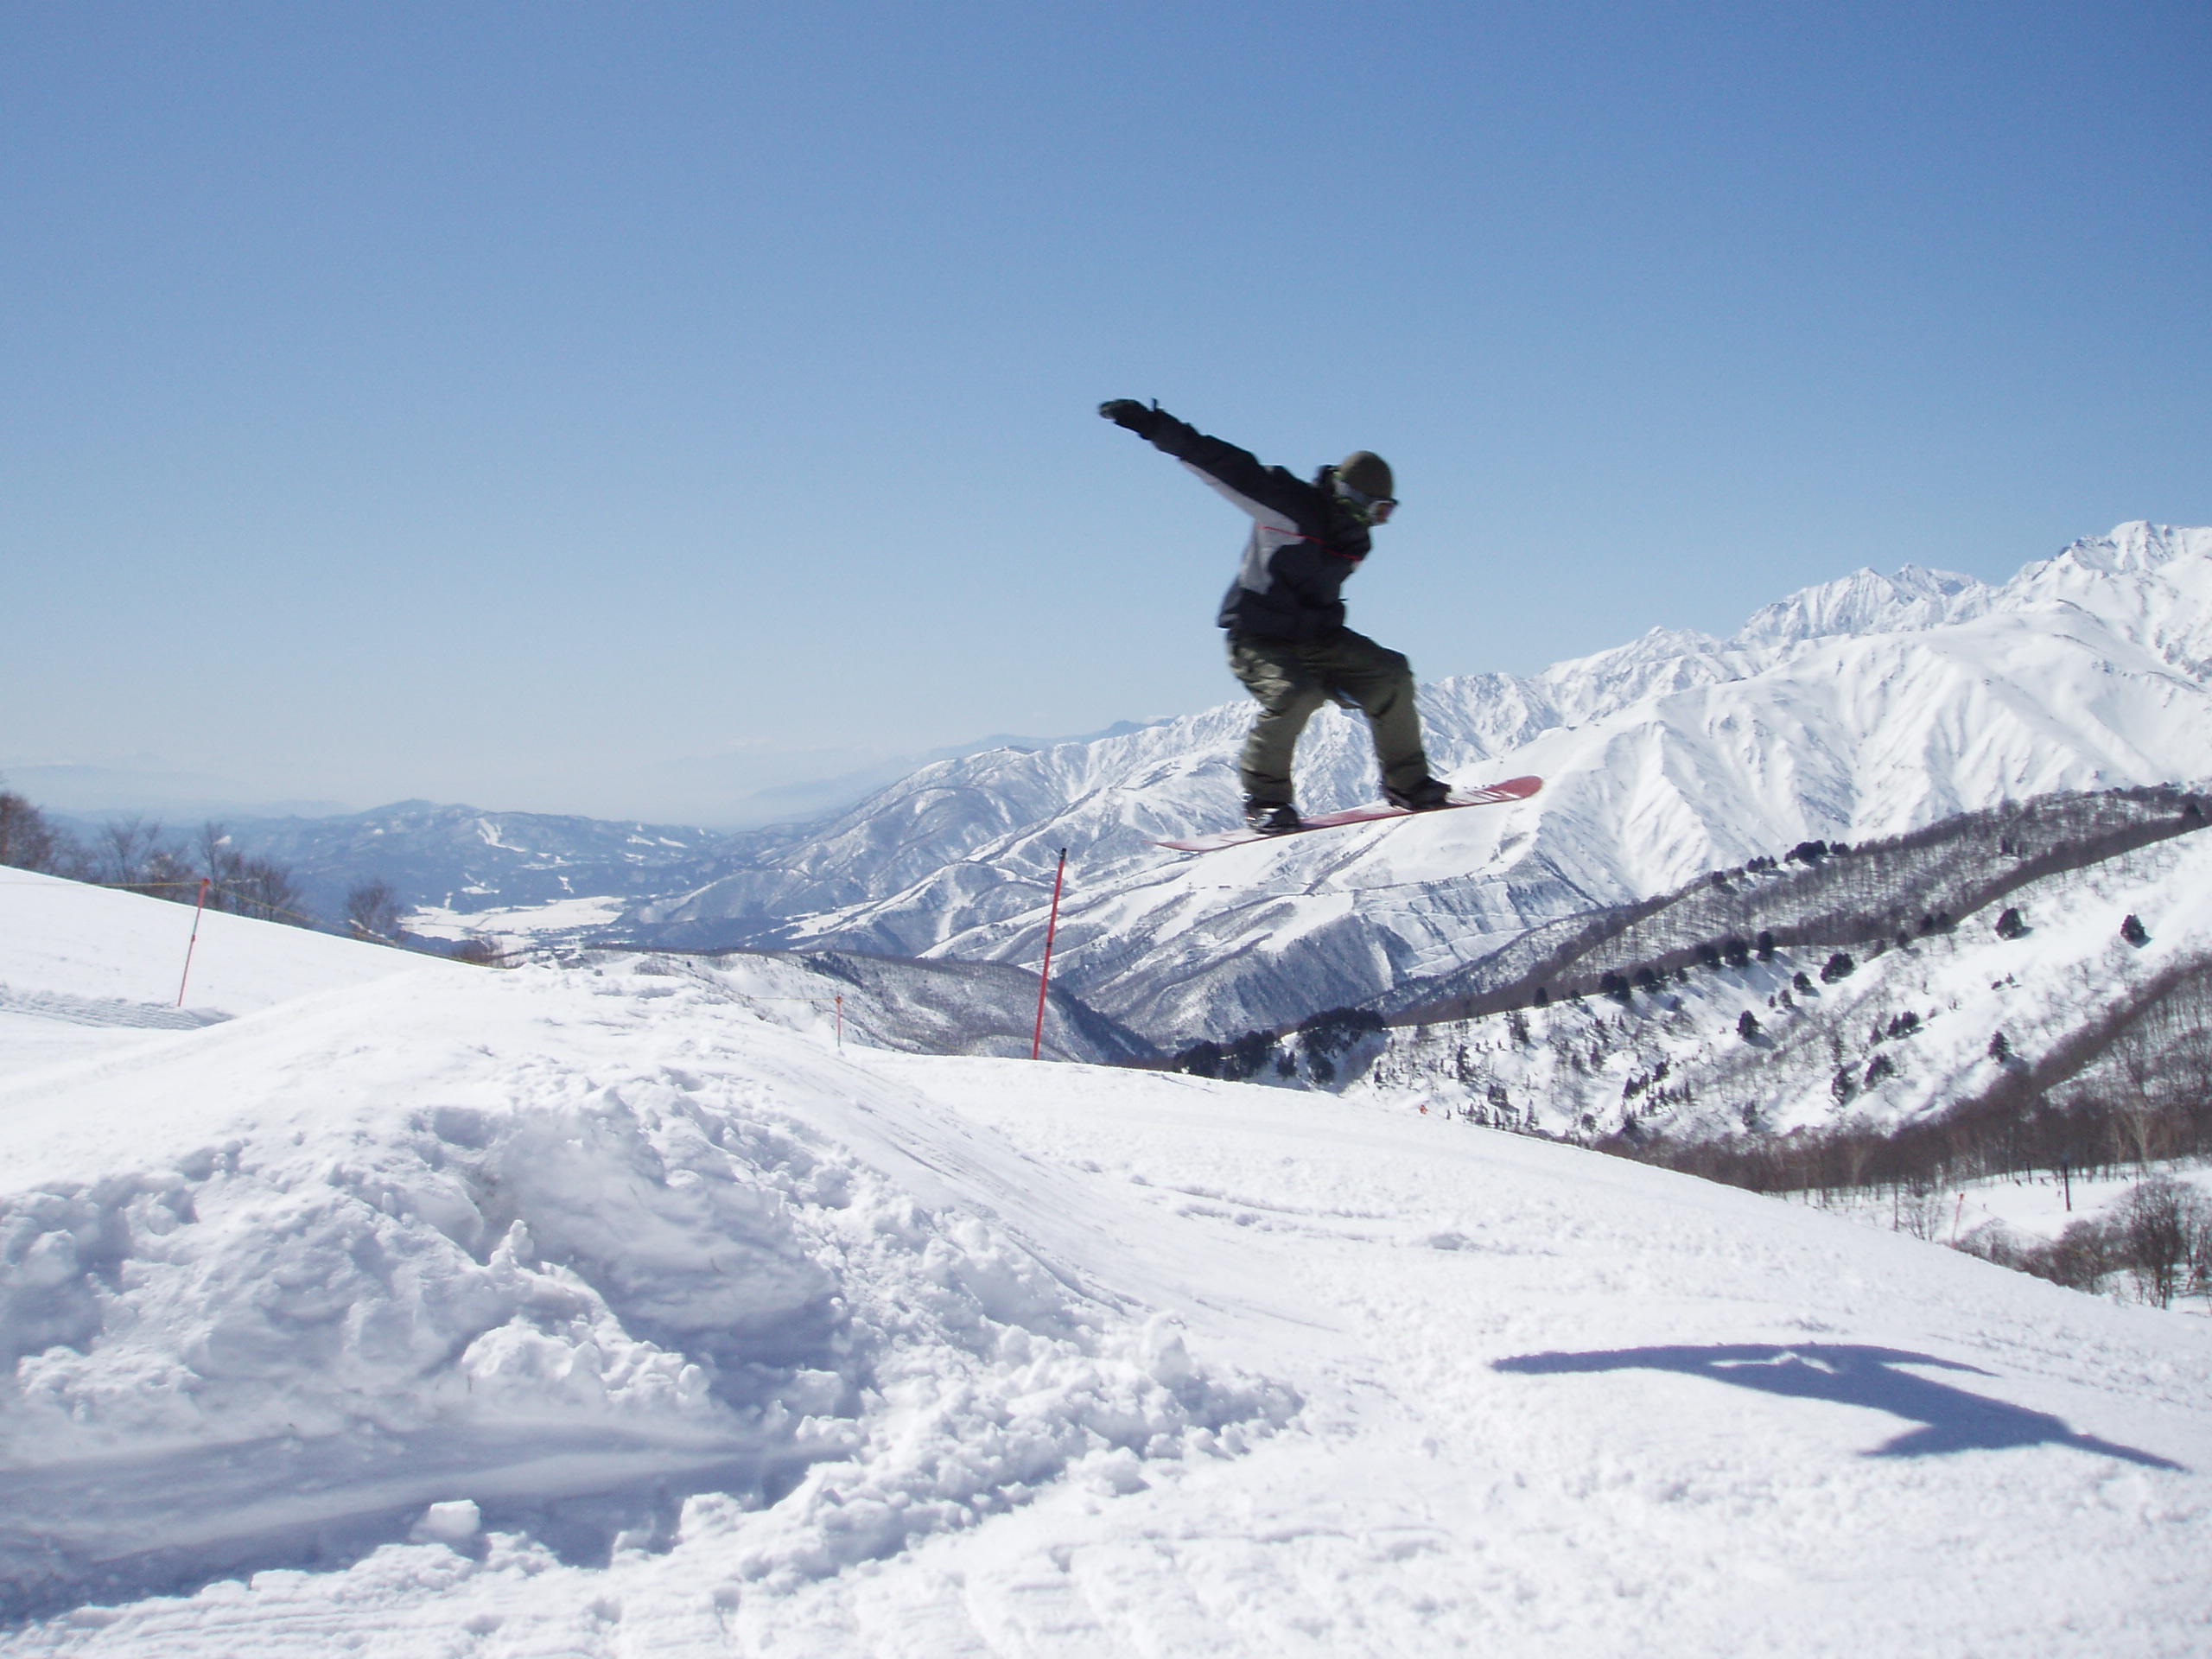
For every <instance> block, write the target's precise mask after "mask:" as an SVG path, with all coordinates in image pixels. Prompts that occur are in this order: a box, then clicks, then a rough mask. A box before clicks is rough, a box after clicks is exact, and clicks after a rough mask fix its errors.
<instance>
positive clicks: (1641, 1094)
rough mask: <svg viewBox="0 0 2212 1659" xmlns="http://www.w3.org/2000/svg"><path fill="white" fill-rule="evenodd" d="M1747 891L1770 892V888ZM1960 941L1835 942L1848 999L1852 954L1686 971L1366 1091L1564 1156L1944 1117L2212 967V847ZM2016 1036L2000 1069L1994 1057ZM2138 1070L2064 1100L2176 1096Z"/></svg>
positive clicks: (1406, 1058) (2059, 884)
mask: <svg viewBox="0 0 2212 1659" xmlns="http://www.w3.org/2000/svg"><path fill="white" fill-rule="evenodd" d="M1737 880H1738V886H1739V888H1743V887H1750V888H1752V889H1755V888H1756V886H1757V880H1758V878H1757V877H1756V876H1752V877H1743V876H1738V878H1737ZM2007 910H2014V911H2017V912H2019V914H2020V915H2021V916H2022V918H2024V921H2025V923H2026V931H2024V933H2022V934H2020V935H2019V936H2018V937H2016V938H2006V937H2005V936H2004V935H2003V934H2001V933H2000V932H1999V930H1998V927H1997V923H1998V922H1999V919H2000V918H2001V917H2002V915H2003V914H2004V912H2005V911H2007ZM2130 916H2133V917H2136V918H2138V919H2139V922H2140V923H2141V924H2142V925H2144V927H2145V930H2146V938H2145V942H2144V943H2143V944H2140V945H2136V944H2130V943H2129V942H2127V941H2126V939H2124V938H2122V937H2121V935H2120V928H2121V925H2122V923H2123V922H2124V921H2125V920H2126V918H2128V917H2130ZM1954 920H1955V926H1954V927H1952V928H1949V929H1947V930H1946V931H1940V932H1936V933H1930V934H1922V933H1915V934H1913V935H1912V936H1910V938H1908V939H1906V940H1904V942H1901V943H1897V944H1894V945H1891V944H1888V943H1887V942H1881V941H1878V942H1876V943H1875V944H1874V945H1873V946H1872V950H1869V949H1868V947H1867V945H1866V944H1865V943H1864V942H1863V941H1862V940H1859V939H1847V940H1838V941H1836V942H1835V945H1843V944H1848V945H1850V946H1852V947H1853V948H1852V950H1849V951H1847V955H1849V956H1851V957H1852V960H1853V969H1852V971H1851V972H1850V973H1849V975H1848V976H1843V977H1838V978H1829V977H1827V976H1824V973H1823V970H1824V969H1825V968H1826V965H1827V963H1828V962H1829V960H1830V959H1831V958H1832V957H1833V956H1834V954H1835V949H1834V945H1831V944H1820V945H1815V946H1807V947H1801V948H1794V949H1793V948H1788V947H1785V948H1783V949H1780V950H1777V951H1775V952H1774V953H1773V955H1772V957H1770V959H1752V960H1750V961H1747V962H1745V963H1742V964H1741V965H1740V966H1733V967H1732V966H1728V965H1726V964H1719V965H1714V966H1712V967H1709V968H1707V967H1698V966H1685V967H1683V968H1682V969H1679V970H1678V971H1677V972H1676V973H1675V974H1674V975H1671V976H1668V977H1666V978H1665V979H1664V980H1663V981H1662V982H1661V983H1660V984H1659V985H1658V987H1657V988H1655V989H1652V990H1643V989H1635V990H1630V991H1628V992H1627V993H1626V994H1625V995H1624V997H1622V998H1620V999H1615V998H1611V997H1603V996H1586V997H1583V998H1580V999H1579V1000H1576V1001H1554V1002H1553V1003H1551V1004H1550V1005H1549V1006H1548V1007H1530V1008H1525V1009H1522V1010H1521V1011H1519V1012H1517V1013H1510V1014H1509V1013H1503V1012H1501V1013H1499V1014H1493V1015H1490V1016H1487V1017H1484V1018H1480V1019H1473V1020H1444V1021H1438V1022H1436V1023H1433V1024H1427V1025H1422V1026H1417V1027H1405V1028H1400V1029H1396V1030H1394V1031H1392V1032H1390V1033H1389V1034H1388V1039H1387V1041H1386V1042H1385V1043H1384V1044H1383V1046H1382V1047H1381V1048H1380V1051H1379V1052H1374V1051H1372V1050H1370V1052H1367V1053H1365V1054H1363V1056H1362V1059H1363V1062H1364V1069H1363V1073H1362V1080H1361V1082H1360V1083H1359V1084H1358V1089H1359V1090H1360V1091H1362V1092H1364V1093H1380V1094H1382V1095H1384V1096H1390V1097H1394V1098H1417V1099H1421V1100H1426V1101H1428V1102H1430V1103H1435V1104H1438V1105H1442V1106H1448V1107H1453V1108H1457V1107H1460V1106H1463V1105H1465V1106H1467V1107H1470V1108H1471V1109H1473V1110H1474V1111H1475V1112H1476V1114H1477V1115H1478V1116H1481V1117H1483V1118H1484V1119H1485V1120H1490V1121H1497V1122H1509V1123H1512V1124H1516V1125H1520V1126H1523V1127H1532V1128H1541V1129H1543V1130H1546V1131H1548V1132H1550V1133H1555V1134H1557V1133H1567V1134H1573V1133H1597V1134H1608V1133H1611V1132H1612V1131H1614V1130H1616V1129H1618V1128H1620V1127H1621V1126H1622V1124H1623V1122H1624V1120H1625V1119H1626V1118H1628V1117H1630V1116H1634V1117H1636V1118H1637V1120H1638V1121H1639V1122H1642V1123H1643V1125H1645V1126H1646V1127H1648V1128H1653V1129H1657V1130H1662V1131H1664V1132H1666V1133H1668V1134H1669V1135H1676V1136H1681V1137H1686V1138H1691V1139H1702V1138H1707V1137H1710V1136H1714V1135H1726V1134H1730V1133H1732V1132H1734V1131H1736V1130H1738V1129H1740V1128H1760V1129H1765V1130H1774V1131H1786V1130H1789V1129H1794V1128H1821V1127H1826V1126H1828V1125H1832V1124H1835V1123H1839V1122H1844V1121H1846V1120H1851V1119H1856V1120H1859V1121H1863V1122H1867V1123H1870V1124H1873V1125H1877V1126H1881V1125H1889V1124H1894V1123H1897V1122H1901V1121H1904V1120H1907V1119H1912V1118H1917V1117H1924V1116H1930V1115H1933V1114H1936V1113H1940V1112H1941V1111H1942V1110H1943V1109H1946V1108H1948V1107H1950V1106H1952V1105H1954V1104H1955V1103H1959V1102H1961V1101H1965V1100H1969V1099H1972V1098H1973V1097H1974V1096H1977V1095H1980V1094H1981V1093H1983V1092H1984V1091H1986V1090H1990V1089H1992V1088H1993V1087H1994V1086H1995V1085H1996V1084H1998V1082H1999V1080H2000V1079H2001V1078H2003V1077H2005V1076H2006V1075H2007V1073H2008V1072H2009V1073H2012V1074H2017V1075H2020V1076H2026V1075H2028V1074H2029V1073H2030V1071H2031V1068H2033V1067H2034V1065H2036V1063H2037V1061H2038V1060H2039V1059H2040V1058H2043V1057H2044V1056H2046V1055H2050V1054H2051V1053H2053V1052H2056V1051H2057V1050H2059V1049H2060V1048H2061V1047H2062V1046H2063V1045H2065V1044H2066V1043H2067V1041H2068V1040H2069V1039H2071V1038H2073V1037H2074V1036H2075V1034H2076V1033H2080V1032H2082V1030H2083V1029H2084V1028H2085V1027H2088V1026H2091V1025H2093V1024H2095V1023H2097V1022H2099V1021H2101V1020H2106V1019H2107V1018H2108V1017H2109V1016H2111V1015H2113V1014H2114V1013H2116V1012H2117V1011H2119V1010H2121V1009H2124V1008H2126V1007H2129V1006H2131V1004H2133V1002H2134V1001H2136V1000H2137V999H2139V998H2141V997H2142V996H2143V995H2145V992H2146V991H2147V990H2149V989H2150V988H2152V987H2154V986H2156V985H2158V984H2160V983H2162V982H2167V981H2170V980H2171V979H2172V978H2173V977H2174V976H2177V975H2180V974H2189V973H2196V974H2202V972H2203V971H2204V970H2205V969H2206V968H2207V967H2208V965H2212V835H2207V834H2205V833H2203V832H2202V830H2201V829H2200V830H2198V831H2196V833H2192V834H2188V835H2183V836H2176V837H2174V838H2172V839H2170V840H2165V841H2161V842H2157V843H2156V844H2154V845H2152V846H2148V847H2143V848H2139V849H2136V850H2134V851H2132V852H2128V853H2126V854H2123V855H2119V856H2116V857H2113V858H2110V859H2107V860H2103V861H2099V862H2097V863H2095V864H2094V865H2092V866H2091V867H2089V868H2084V869H2078V870H2066V871H2063V872H2061V873H2057V874H2051V875H2049V876H2046V877H2044V878H2043V879H2040V880H2033V881H2031V882H2028V883H2027V884H2025V885H2024V886H2023V887H2018V888H2017V889H2014V890H2012V891H2011V892H2008V893H2006V894H2005V897H2004V898H2003V899H2000V900H1998V901H1995V902H1993V903H1990V904H1988V905H1986V906H1982V907H1980V908H1979V909H1976V910H1974V911H1970V912H1967V913H1965V914H1963V915H1961V916H1958V917H1956V918H1954ZM1659 942H1660V943H1662V944H1664V943H1666V942H1667V941H1665V940H1664V939H1662V940H1660V941H1659ZM1609 959H1610V958H1609ZM1620 960H1621V961H1622V963H1623V965H1626V963H1628V962H1630V961H1632V960H1633V957H1632V955H1631V956H1630V957H1621V958H1620ZM1799 976H1803V982H1799ZM1745 1014H1750V1015H1751V1018H1752V1020H1754V1021H1755V1022H1756V1030H1755V1033H1753V1034H1752V1035H1751V1036H1749V1037H1746V1036H1745V1034H1743V1033H1742V1031H1741V1021H1742V1020H1743V1018H1744V1016H1745ZM1999 1034H2002V1036H2003V1037H2004V1039H2005V1049H2006V1050H2007V1051H2009V1052H2008V1055H2007V1057H2006V1058H2001V1059H2000V1058H1997V1057H1995V1056H1993V1054H1992V1052H1991V1045H1992V1039H1994V1038H1996V1037H1998V1036H1999ZM2153 1046H2157V1047H2163V1048H2166V1049H2167V1050H2168V1055H2169V1058H2171V1059H2172V1060H2173V1061H2174V1062H2175V1063H2177V1064H2184V1063H2187V1061H2186V1057H2184V1056H2183V1055H2181V1054H2179V1053H2178V1052H2171V1045H2168V1044H2164V1043H2159V1042H2157V1041H2155V1040H2154V1044H2153ZM2133 1063H2134V1064H2135V1065H2137V1066H2138V1067H2139V1074H2138V1075H2136V1076H2135V1077H2133V1078H2132V1079H2130V1078H2123V1077H2112V1076H2107V1075H2104V1074H2103V1072H2101V1071H2099V1070H2098V1069H2097V1068H2095V1067H2092V1068H2091V1069H2090V1070H2089V1071H2086V1072H2084V1073H2083V1074H2082V1075H2081V1076H2079V1077H2066V1078H2063V1079H2061V1080H2060V1081H2062V1082H2063V1083H2064V1084H2067V1085H2068V1086H2069V1089H2087V1090H2090V1091H2092V1092H2094V1091H2096V1090H2098V1089H2099V1088H2100V1087H2103V1088H2104V1089H2105V1090H2106V1092H2107V1093H2111V1092H2113V1091H2115V1090H2117V1091H2119V1092H2121V1093H2140V1092H2141V1090H2143V1089H2144V1088H2145V1086H2149V1085H2152V1084H2158V1083H2162V1082H2165V1081H2168V1080H2167V1079H2165V1078H2164V1077H2162V1076H2160V1075H2159V1071H2160V1067H2159V1058H2158V1056H2155V1055H2154V1056H2140V1057H2137V1058H2135V1060H2134V1062H2133Z"/></svg>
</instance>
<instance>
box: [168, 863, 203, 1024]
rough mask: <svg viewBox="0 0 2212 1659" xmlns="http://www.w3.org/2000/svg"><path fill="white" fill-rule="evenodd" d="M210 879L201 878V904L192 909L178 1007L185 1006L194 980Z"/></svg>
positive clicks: (178, 987)
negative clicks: (194, 959) (186, 991)
mask: <svg viewBox="0 0 2212 1659" xmlns="http://www.w3.org/2000/svg"><path fill="white" fill-rule="evenodd" d="M207 882H208V878H207V877H206V876H204V875H203V876H201V877H200V902H199V903H198V904H197V905H195V906H193V909H192V937H191V938H188V939H187V940H186V941H185V942H184V975H183V977H182V978H181V979H179V980H178V981H177V982H176V1005H177V1007H180V1008H181V1007H183V1006H184V988H185V986H186V985H188V984H189V983H190V982H191V980H192V952H193V950H194V947H196V946H197V945H198V944H199V943H200V917H201V916H202V915H204V914H205V913H206V912H207Z"/></svg>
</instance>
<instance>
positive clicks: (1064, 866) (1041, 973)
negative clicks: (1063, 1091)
mask: <svg viewBox="0 0 2212 1659" xmlns="http://www.w3.org/2000/svg"><path fill="white" fill-rule="evenodd" d="M1067 874H1068V849H1066V848H1065V847H1063V848H1061V849H1060V863H1059V868H1058V869H1056V870H1054V871H1053V872H1052V914H1051V915H1050V917H1048V918H1046V923H1045V965H1044V966H1043V967H1042V968H1040V969H1038V970H1037V1029H1036V1031H1035V1032H1034V1033H1032V1035H1031V1036H1030V1039H1029V1058H1031V1059H1033V1060H1035V1059H1041V1058H1044V1053H1045V991H1046V988H1047V987H1048V986H1050V985H1051V984H1052V936H1053V935H1054V934H1055V933H1057V932H1058V931H1060V886H1061V884H1062V883H1063V882H1065V880H1067Z"/></svg>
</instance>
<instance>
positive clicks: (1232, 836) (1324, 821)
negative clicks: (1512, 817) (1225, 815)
mask: <svg viewBox="0 0 2212 1659" xmlns="http://www.w3.org/2000/svg"><path fill="white" fill-rule="evenodd" d="M1543 786H1544V780H1543V779H1541V778H1509V779H1506V780H1505V781H1504V782H1503V783H1502V784H1488V785H1484V787H1482V788H1480V789H1468V790H1456V789H1455V790H1453V791H1452V798H1451V799H1450V800H1449V801H1447V802H1446V803H1445V804H1443V805H1442V806H1434V807H1431V808H1430V809H1429V810H1428V812H1409V811H1408V810H1406V809H1405V808H1404V807H1402V806H1355V807H1353V808H1352V809H1351V810H1350V811H1347V812H1323V813H1319V814H1318V815H1316V816H1315V817H1310V818H1308V819H1306V822H1305V823H1303V824H1301V825H1300V826H1299V827H1298V828H1297V829H1286V830H1283V831H1281V833H1279V834H1276V835H1272V836H1263V835H1262V834H1261V833H1260V832H1259V831H1258V830H1257V829H1223V830H1220V831H1218V832H1217V833H1216V834H1214V835H1211V836H1192V837H1191V838H1190V839H1189V840H1187V841H1158V842H1154V843H1153V845H1154V846H1155V847H1166V848H1169V849H1173V851H1175V852H1179V853H1217V852H1219V851H1220V850H1221V849H1223V848H1224V847H1243V846H1246V845H1249V843H1250V842H1255V841H1287V840H1288V839H1289V838H1290V837H1291V836H1305V835H1311V834H1312V833H1313V831H1314V830H1316V829H1342V828H1343V827H1344V825H1345V824H1348V823H1380V822H1383V821H1385V820H1388V819H1391V818H1421V817H1428V816H1429V814H1430V813H1434V812H1449V811H1450V810H1452V808H1453V807H1459V806H1495V805H1497V804H1498V803H1499V802H1501V801H1525V800H1527V799H1528V798H1529V797H1530V796H1531V795H1533V794H1535V792H1536V791H1538V790H1540V789H1541V788H1542V787H1543Z"/></svg>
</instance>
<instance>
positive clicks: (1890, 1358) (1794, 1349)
mask: <svg viewBox="0 0 2212 1659" xmlns="http://www.w3.org/2000/svg"><path fill="white" fill-rule="evenodd" d="M1907 1365H1915V1366H1920V1365H1926V1366H1934V1367H1936V1368H1937V1369H1938V1370H1946V1371H1965V1372H1967V1373H1970V1374H1971V1375H1973V1376H1990V1375H1991V1373H1990V1372H1987V1371H1985V1370H1981V1369H1980V1367H1978V1366H1974V1365H1965V1364H1961V1363H1959V1362H1958V1361H1956V1360H1951V1359H1937V1358H1936V1357H1935V1356H1934V1355H1932V1354H1911V1353H1906V1352H1904V1351H1902V1350H1900V1349H1896V1348H1867V1347H1862V1346H1860V1345H1859V1344H1855V1343H1826V1342H1816V1343H1802V1344H1792V1345H1790V1346H1789V1347H1777V1346H1774V1345H1772V1344H1765V1343H1738V1344H1713V1345H1710V1346H1706V1347H1696V1348H1693V1347H1687V1346H1685V1347H1679V1348H1621V1349H1615V1350H1612V1351H1599V1352H1595V1353H1584V1354H1522V1355H1518V1356H1516V1357H1514V1358H1511V1359H1501V1360H1498V1361H1497V1362H1495V1363H1493V1365H1492V1367H1491V1369H1492V1370H1499V1371H1510V1372H1515V1373H1517V1374H1519V1375H1522V1376H1563V1375H1566V1374H1568V1373H1571V1372H1578V1371H1625V1370H1652V1371H1679V1372H1681V1373H1682V1374H1683V1375H1684V1376H1704V1377H1710V1378H1712V1379H1713V1381H1714V1382H1716V1383H1732V1384H1734V1385H1735V1386H1736V1387H1738V1388H1739V1389H1758V1390H1759V1391H1760V1392H1761V1393H1763V1394H1779V1395H1790V1396H1793V1397H1795V1398H1797V1399H1801V1400H1831V1401H1834V1402H1836V1403H1838V1404H1840V1405H1847V1406H1866V1407H1871V1408H1872V1409H1874V1410H1876V1411H1886V1412H1888V1413H1889V1414H1891V1416H1893V1417H1902V1418H1904V1420H1905V1421H1908V1422H1916V1423H1919V1424H1921V1425H1923V1427H1919V1428H1916V1429H1913V1430H1910V1432H1908V1433H1903V1434H1900V1435H1898V1436H1897V1438H1896V1439H1895V1440H1890V1441H1888V1442H1886V1443H1885V1444H1884V1445H1881V1446H1876V1447H1874V1448H1873V1449H1872V1450H1871V1451H1868V1452H1863V1453H1861V1454H1860V1455H1862V1456H1864V1457H1870V1458H1926V1457H1934V1456H1936V1455H1937V1454H1939V1453H1942V1452H1971V1451H2002V1450H2004V1449H2005V1448H2007V1447H2012V1446H2073V1447H2075V1448H2076V1449H2077V1450H2079V1451H2082V1452H2095V1453H2097V1454H2098V1455H2100V1456H2101V1457H2107V1458H2118V1459H2122V1460H2123V1461H2125V1462H2128V1463H2138V1464H2141V1465H2144V1466H2145V1467H2146V1468H2151V1469H2181V1468H2182V1467H2183V1465H2180V1464H2177V1463H2175V1462H2173V1461H2172V1460H2171V1459H2166V1458H2162V1457H2159V1456H2158V1455H2156V1454H2155V1453H2153V1452H2141V1451H2138V1450H2137V1449H2136V1448H2135V1447H2133V1446H2120V1445H2116V1444H2114V1443H2113V1441H2111V1440H2099V1439H2097V1438H2096V1436H2094V1434H2077V1433H2075V1432H2074V1430H2072V1429H2070V1428H2069V1427H2067V1426H2066V1425H2065V1423H2063V1421H2060V1420H2059V1419H2058V1418H2056V1417H2054V1416H2052V1415H2051V1414H2050V1413H2048V1412H2043V1411H2030V1410H2028V1409H2027V1408H2025V1407H2024V1406H2013V1405H2007V1404H2006V1403H2005V1402H2003V1401H2001V1400H1992V1399H1989V1398H1988V1397H1986V1395H1979V1394H1970V1393H1968V1392H1967V1390H1966V1389H1958V1388H1953V1387H1952V1386H1951V1385H1950V1384H1949V1383H1938V1382H1936V1381H1934V1380H1933V1379H1932V1378H1929V1377H1925V1376H1918V1375H1916V1374H1915V1373H1914V1372H1912V1371H1909V1370H1901V1369H1900V1367H1903V1366H1907Z"/></svg>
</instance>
